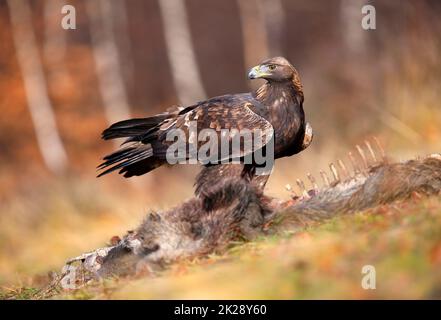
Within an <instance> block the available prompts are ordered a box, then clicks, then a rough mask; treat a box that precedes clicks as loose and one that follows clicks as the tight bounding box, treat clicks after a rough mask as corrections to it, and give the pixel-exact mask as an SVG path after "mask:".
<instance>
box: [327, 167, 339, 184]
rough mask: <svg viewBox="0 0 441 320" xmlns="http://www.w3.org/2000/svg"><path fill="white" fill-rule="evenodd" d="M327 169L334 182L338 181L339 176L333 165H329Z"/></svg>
mask: <svg viewBox="0 0 441 320" xmlns="http://www.w3.org/2000/svg"><path fill="white" fill-rule="evenodd" d="M329 169H331V172H332V176H333V177H334V182H337V181H340V176H339V174H338V171H337V168H336V167H335V165H334V164H333V163H330V164H329Z"/></svg>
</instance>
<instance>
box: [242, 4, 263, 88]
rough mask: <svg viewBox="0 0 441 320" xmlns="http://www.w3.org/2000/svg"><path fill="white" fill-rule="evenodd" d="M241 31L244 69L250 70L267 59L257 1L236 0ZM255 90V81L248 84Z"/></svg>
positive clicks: (260, 12)
mask: <svg viewBox="0 0 441 320" xmlns="http://www.w3.org/2000/svg"><path fill="white" fill-rule="evenodd" d="M237 4H238V8H239V17H240V23H241V29H242V43H243V55H244V62H245V67H246V68H250V67H252V66H254V65H256V64H257V63H259V62H260V61H262V60H263V59H265V58H268V57H269V49H268V42H267V30H266V26H265V21H264V19H263V17H262V11H261V10H259V0H237ZM249 85H250V87H251V88H252V89H256V88H257V86H258V83H256V81H251V82H249Z"/></svg>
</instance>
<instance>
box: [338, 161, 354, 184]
mask: <svg viewBox="0 0 441 320" xmlns="http://www.w3.org/2000/svg"><path fill="white" fill-rule="evenodd" d="M337 163H338V166H339V167H340V169H341V170H342V171H343V175H344V176H345V178H347V179H349V178H350V177H351V176H350V174H349V171H348V169H347V168H346V165H345V163H344V162H343V161H342V160H338V161H337Z"/></svg>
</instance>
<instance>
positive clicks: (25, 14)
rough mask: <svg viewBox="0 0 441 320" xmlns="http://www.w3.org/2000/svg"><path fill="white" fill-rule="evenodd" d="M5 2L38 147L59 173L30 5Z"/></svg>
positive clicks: (58, 144)
mask: <svg viewBox="0 0 441 320" xmlns="http://www.w3.org/2000/svg"><path fill="white" fill-rule="evenodd" d="M7 3H8V6H9V11H10V16H11V24H12V28H11V29H12V34H13V38H14V44H15V50H16V53H17V60H18V64H19V66H20V69H21V72H22V75H23V81H24V87H25V91H26V99H27V103H28V107H29V111H30V114H31V118H32V121H33V124H34V128H35V133H36V136H37V142H38V146H39V149H40V152H41V154H42V156H43V160H44V162H45V164H46V166H47V167H48V168H49V170H51V171H52V172H54V173H60V172H62V171H63V170H64V169H65V167H66V164H67V156H66V151H65V149H64V146H63V143H62V141H61V138H60V135H59V133H58V129H57V125H56V120H55V115H54V111H53V108H52V104H51V101H50V99H49V96H48V92H47V87H46V79H45V74H44V71H43V67H42V65H41V60H40V57H39V53H38V48H37V43H36V38H35V34H34V32H33V26H32V16H31V8H30V6H29V3H28V2H27V0H8V2H7Z"/></svg>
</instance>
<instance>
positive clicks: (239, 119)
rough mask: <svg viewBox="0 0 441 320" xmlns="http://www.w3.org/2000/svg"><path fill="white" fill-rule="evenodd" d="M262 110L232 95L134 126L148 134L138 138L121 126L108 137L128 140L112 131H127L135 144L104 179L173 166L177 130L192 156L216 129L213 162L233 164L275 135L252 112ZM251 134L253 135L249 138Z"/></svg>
mask: <svg viewBox="0 0 441 320" xmlns="http://www.w3.org/2000/svg"><path fill="white" fill-rule="evenodd" d="M256 107H258V102H257V101H256V100H254V99H253V98H252V97H251V96H250V95H247V94H243V95H226V96H221V97H217V98H213V99H210V100H207V101H204V102H201V103H199V104H196V105H194V106H190V107H187V108H185V109H182V110H180V111H179V112H174V113H169V114H168V116H165V115H164V114H162V115H158V116H156V117H152V118H146V119H144V122H143V124H140V121H139V119H138V121H136V122H135V123H134V126H136V127H137V128H142V129H141V130H139V131H138V133H137V134H134V131H133V128H131V127H128V126H127V122H124V121H123V122H121V123H117V124H115V125H113V126H111V127H110V128H109V129H107V130H108V131H107V130H106V131H104V133H103V137H104V138H106V137H109V136H110V137H113V136H115V137H121V136H123V135H121V134H118V133H117V132H113V133H112V131H119V130H124V131H125V132H127V135H125V136H126V137H128V140H126V142H129V143H130V144H128V146H126V147H125V148H123V149H121V150H119V151H117V152H115V153H113V154H111V155H108V156H106V157H105V158H104V160H105V162H103V163H102V164H101V165H100V166H99V168H100V169H106V170H105V171H104V172H102V173H101V174H100V175H103V174H106V173H109V172H111V171H114V170H118V169H120V173H124V176H125V177H130V176H133V175H141V174H144V173H147V172H149V171H151V170H152V169H154V168H156V167H158V166H160V165H162V164H165V163H167V156H168V155H169V156H170V153H169V152H170V148H171V146H172V145H173V143H175V139H173V138H171V139H170V136H172V137H173V136H174V133H175V132H177V131H176V130H178V131H180V132H181V133H183V135H181V138H183V139H184V143H185V146H186V150H187V151H188V150H189V147H190V145H191V144H192V145H194V146H197V147H196V148H197V150H199V148H200V147H201V146H203V145H204V144H206V143H207V141H206V140H204V139H201V137H200V133H201V131H202V130H204V129H212V133H214V134H215V135H216V139H218V144H217V146H218V148H217V149H210V154H209V158H210V160H217V161H227V160H231V159H239V158H243V157H246V156H248V155H251V154H252V153H253V152H254V151H256V150H258V149H261V148H262V147H264V146H265V145H266V144H267V143H268V142H269V141H270V140H271V139H272V137H273V132H274V130H273V127H272V125H271V124H270V123H269V122H268V121H267V120H265V119H264V118H263V117H261V116H259V115H258V114H256V113H254V112H253V111H251V109H250V108H256ZM153 118H156V119H153ZM164 118H165V119H164ZM152 119H153V120H152ZM128 121H129V122H130V121H131V120H128ZM152 123H155V125H152ZM119 124H122V125H119ZM112 127H113V128H112ZM120 127H121V129H119V128H120ZM225 129H227V130H225ZM245 129H246V130H245ZM195 130H196V131H195ZM247 130H248V133H249V134H245V135H244V134H243V133H244V131H247ZM135 131H136V130H135ZM129 134H130V135H129ZM249 137H252V141H249ZM222 138H223V139H224V141H228V144H229V146H230V148H229V149H228V150H229V152H227V154H225V152H221V150H220V146H221V143H220V141H221V139H222ZM237 139H240V140H239V141H241V143H240V145H239V148H234V147H233V148H231V145H234V143H233V141H237ZM211 152H212V153H211ZM190 156H192V155H191V154H189V153H188V152H186V154H185V158H184V159H179V160H188V159H189V157H190Z"/></svg>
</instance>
